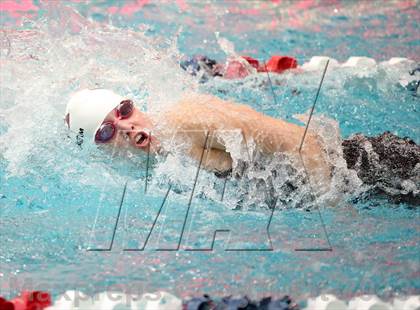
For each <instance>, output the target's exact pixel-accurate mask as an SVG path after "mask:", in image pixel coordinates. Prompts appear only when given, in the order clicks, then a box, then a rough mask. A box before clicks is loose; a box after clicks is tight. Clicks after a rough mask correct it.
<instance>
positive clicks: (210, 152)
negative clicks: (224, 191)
mask: <svg viewBox="0 0 420 310" xmlns="http://www.w3.org/2000/svg"><path fill="white" fill-rule="evenodd" d="M202 155H203V159H202V161H201V167H202V168H204V169H205V170H209V171H213V172H215V173H216V176H217V175H221V176H223V175H227V174H229V173H230V171H232V158H231V157H230V154H229V153H227V152H226V151H223V150H220V149H216V148H208V149H206V150H204V154H203V148H202V147H199V146H193V147H192V148H191V150H190V156H191V157H192V158H193V159H195V160H196V161H197V162H200V159H201V156H202Z"/></svg>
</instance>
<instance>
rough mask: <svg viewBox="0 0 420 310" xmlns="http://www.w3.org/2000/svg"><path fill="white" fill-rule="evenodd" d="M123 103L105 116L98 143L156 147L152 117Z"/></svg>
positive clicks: (98, 132)
mask: <svg viewBox="0 0 420 310" xmlns="http://www.w3.org/2000/svg"><path fill="white" fill-rule="evenodd" d="M127 101H128V100H127ZM123 103H124V101H123V102H122V103H121V104H120V105H119V106H117V107H116V108H115V109H113V110H112V111H111V112H109V113H108V115H107V116H106V117H105V119H104V121H103V122H102V125H101V127H100V128H99V129H98V131H97V133H96V137H95V141H96V143H98V144H108V145H113V146H118V147H134V148H136V149H141V150H143V151H147V150H148V149H149V148H152V147H153V149H155V148H156V147H157V146H156V144H157V141H156V140H155V138H154V137H152V135H151V130H152V123H151V121H150V119H149V118H148V117H147V116H146V114H144V113H142V112H141V111H140V110H139V109H138V108H136V107H135V106H134V105H133V106H132V107H126V106H124V105H123ZM131 104H132V102H131Z"/></svg>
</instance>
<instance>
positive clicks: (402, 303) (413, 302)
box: [393, 295, 420, 310]
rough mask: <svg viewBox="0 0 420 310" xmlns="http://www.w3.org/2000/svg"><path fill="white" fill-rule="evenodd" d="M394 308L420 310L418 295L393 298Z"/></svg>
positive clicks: (419, 296)
mask: <svg viewBox="0 0 420 310" xmlns="http://www.w3.org/2000/svg"><path fill="white" fill-rule="evenodd" d="M393 306H394V309H395V310H397V309H398V310H420V295H417V296H408V297H400V298H394V303H393Z"/></svg>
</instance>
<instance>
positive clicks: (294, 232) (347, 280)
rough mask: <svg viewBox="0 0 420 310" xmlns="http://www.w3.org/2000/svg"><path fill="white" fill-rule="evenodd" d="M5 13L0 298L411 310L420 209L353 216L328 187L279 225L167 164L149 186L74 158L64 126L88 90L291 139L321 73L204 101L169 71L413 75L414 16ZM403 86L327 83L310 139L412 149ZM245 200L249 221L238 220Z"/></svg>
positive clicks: (245, 9)
mask: <svg viewBox="0 0 420 310" xmlns="http://www.w3.org/2000/svg"><path fill="white" fill-rule="evenodd" d="M19 3H20V2H19ZM1 8H2V11H1V25H2V30H1V32H0V43H1V54H0V56H1V70H0V77H1V80H0V81H1V83H0V99H1V100H0V160H1V161H0V221H1V225H0V238H1V242H0V295H3V296H6V297H12V296H14V295H15V294H16V293H18V292H19V291H21V290H22V289H24V288H26V289H30V288H33V289H42V290H48V291H51V292H52V293H53V294H55V295H56V294H59V293H62V292H64V291H65V290H68V289H77V290H81V291H83V292H85V293H89V294H91V293H94V292H99V291H104V290H119V291H121V290H122V291H125V292H128V293H129V292H134V293H138V292H152V291H155V290H166V291H168V292H171V293H173V294H175V295H177V296H180V297H185V296H188V295H197V294H202V293H209V294H211V295H213V296H225V295H230V294H247V295H248V296H250V297H253V298H259V297H263V296H267V295H271V296H282V295H283V294H290V295H291V296H293V297H294V298H295V300H303V299H305V298H307V297H309V296H315V295H319V294H321V293H334V294H336V295H337V296H340V297H342V298H344V299H349V298H350V297H352V296H355V295H360V294H362V293H371V294H376V295H378V296H380V297H382V298H384V299H385V300H386V299H389V298H391V297H394V296H397V295H409V294H419V292H420V261H419V255H418V253H419V251H420V246H419V242H420V238H419V236H420V234H419V227H420V225H419V223H420V221H419V219H420V217H419V209H418V206H413V205H405V204H393V203H391V202H389V201H387V200H386V199H383V198H375V197H367V198H365V199H354V196H353V195H352V194H351V193H350V194H349V193H348V192H353V193H354V192H355V191H356V192H357V190H359V188H352V191H351V190H349V191H347V192H346V191H342V190H341V188H339V187H340V186H341V185H342V183H340V182H338V181H337V183H336V184H335V185H336V187H337V190H336V191H334V193H333V195H335V198H337V197H338V198H340V199H339V203H338V205H337V206H335V207H326V206H324V205H319V206H318V207H319V209H317V208H311V209H307V208H298V209H297V208H292V207H290V206H287V205H286V206H284V205H283V206H280V205H277V208H276V209H274V210H273V209H272V208H270V207H269V206H267V205H264V204H263V203H262V202H264V201H265V199H264V197H263V196H264V195H265V193H264V189H263V190H261V187H258V186H257V185H255V184H252V183H250V184H244V183H246V180H244V181H242V182H241V181H239V182H235V181H233V180H228V181H227V182H226V185H225V184H224V182H225V180H223V179H220V178H216V177H215V176H214V175H212V174H210V173H208V172H205V171H200V172H199V173H198V177H197V178H196V176H197V166H196V165H195V164H194V163H192V162H190V161H188V159H186V158H179V157H176V156H174V157H169V158H158V159H155V160H154V161H153V162H152V165H151V167H150V170H149V169H146V159H147V158H146V156H137V155H133V154H126V155H128V156H122V157H118V156H116V157H111V156H110V153H108V152H105V151H103V150H98V149H96V148H93V147H89V146H83V147H82V148H81V147H79V146H78V145H77V144H76V143H75V141H74V139H72V138H71V137H68V133H67V131H66V130H65V128H64V126H63V114H64V110H65V104H66V102H67V99H68V97H69V95H70V94H71V93H72V92H74V91H76V90H78V89H80V88H85V87H106V88H112V89H114V90H115V91H118V92H120V93H121V94H123V95H127V96H130V97H131V98H133V99H134V100H135V101H136V103H137V104H138V105H140V106H141V107H142V108H143V109H146V110H149V111H155V110H156V111H158V110H159V109H161V108H162V107H165V106H166V105H168V104H169V103H168V102H174V101H176V99H177V98H179V97H180V96H181V94H182V93H183V92H185V91H191V90H192V91H201V92H207V93H212V94H214V95H216V96H219V97H221V98H229V99H233V100H236V101H238V102H243V103H246V104H249V105H250V106H252V107H253V108H255V109H257V110H259V111H261V112H264V113H266V114H269V115H271V116H274V117H279V118H283V119H286V120H288V121H291V122H296V123H300V122H299V121H298V120H297V118H296V115H300V114H305V113H307V112H308V110H309V109H310V107H311V105H312V102H313V99H314V97H315V94H316V91H317V87H318V85H319V81H320V78H321V74H322V72H320V71H314V72H307V73H304V74H294V73H285V74H283V75H279V76H275V75H273V76H272V80H273V91H274V93H273V92H272V91H271V88H270V87H268V83H267V82H268V81H267V76H265V75H258V76H250V77H247V78H246V79H244V80H233V81H228V80H222V79H214V80H211V81H209V82H208V83H205V84H200V83H198V81H197V79H196V78H194V77H191V76H189V75H187V74H186V73H185V72H184V71H182V70H181V69H180V68H179V65H178V61H179V59H180V58H181V57H182V56H183V55H193V54H197V53H199V54H206V55H208V56H210V57H214V58H215V59H217V60H218V61H223V60H224V59H225V58H226V57H227V55H226V52H225V51H226V47H225V46H226V44H225V45H223V44H222V43H223V42H227V44H228V45H229V44H230V45H231V46H233V48H234V50H235V51H236V52H237V53H238V54H246V55H250V56H253V57H256V58H259V59H268V58H269V57H270V55H274V54H283V55H284V54H287V55H291V56H295V57H296V58H297V59H298V62H299V64H302V63H304V62H307V61H309V59H310V58H311V57H312V56H314V55H328V56H330V57H334V58H336V59H337V60H339V61H341V62H344V61H345V60H346V59H347V58H348V57H350V56H369V57H373V58H374V59H376V60H377V62H381V61H385V60H388V59H390V58H391V57H407V58H410V59H412V60H413V61H414V62H417V63H418V61H419V58H418V55H420V35H419V33H420V31H419V24H420V23H419V19H420V15H419V10H418V2H417V1H400V2H392V3H391V2H389V3H383V2H381V1H372V2H367V1H366V2H360V3H353V2H348V1H325V2H324V1H322V2H321V1H319V2H318V1H297V2H288V1H271V2H252V1H250V2H245V1H232V2H226V3H223V2H219V1H215V2H209V3H204V4H200V3H198V2H196V1H176V2H174V3H160V2H153V1H150V2H149V1H132V2H129V1H127V2H119V1H101V2H96V1H93V2H91V3H90V2H86V1H68V2H65V4H63V3H59V2H49V3H44V2H38V1H34V2H32V1H26V2H25V1H22V3H20V4H19V5H18V6H13V5H9V6H6V5H4V4H3V5H2V6H1ZM412 69H413V66H412V65H409V64H400V65H398V66H393V67H387V66H383V65H377V66H375V67H373V68H370V69H368V70H367V69H363V70H358V68H336V69H333V68H331V69H330V70H328V71H327V74H326V77H325V80H324V83H323V86H322V90H321V94H320V97H319V99H318V102H317V105H316V109H315V114H314V115H315V117H314V123H313V126H316V127H314V128H316V129H317V130H319V131H320V132H322V134H323V135H326V136H328V135H331V136H333V137H334V136H335V135H338V128H339V131H340V133H341V136H343V137H348V136H350V135H351V134H354V133H358V132H361V133H364V134H365V135H375V134H379V133H382V132H383V131H386V130H389V131H391V132H393V133H395V134H397V135H399V136H408V137H410V138H411V139H413V140H415V141H416V142H417V143H420V135H419V126H418V120H419V118H420V114H419V113H420V112H419V108H420V105H419V102H420V101H419V98H418V96H417V95H416V93H415V92H413V91H410V90H408V89H407V88H405V87H404V83H403V82H404V81H406V80H407V79H410V78H412V77H411V76H410V75H409V73H408V72H409V71H410V70H412ZM417 79H418V78H417ZM273 96H274V97H275V98H276V101H277V104H275V101H274V98H273ZM306 115H307V114H306ZM326 118H327V119H328V121H327V122H326V125H325V124H324V126H327V125H328V126H329V127H325V128H327V129H325V128H324V129H323V128H322V126H321V125H319V124H322V120H325V119H326ZM331 119H332V120H335V121H336V122H334V121H331ZM300 124H302V123H300ZM337 126H338V127H337ZM331 128H332V129H331ZM333 140H334V139H333ZM334 141H335V140H334ZM335 142H336V143H337V141H335ZM337 145H339V144H337ZM337 145H336V146H337ZM337 147H338V146H337ZM343 169H344V168H343ZM146 170H147V171H148V174H150V175H149V177H148V183H147V189H146V182H145V180H146ZM344 170H345V169H344ZM346 173H347V172H346ZM354 184H357V182H356V183H354ZM354 184H353V185H352V186H356V185H354ZM224 186H225V188H224ZM192 193H193V195H192ZM277 194H278V195H280V196H281V195H282V193H281V192H278V193H277ZM191 197H193V199H191ZM222 197H223V198H222ZM190 199H191V200H190ZM240 199H245V201H246V202H252V203H245V206H246V207H242V208H237V205H238V203H239V201H240ZM121 201H123V203H121ZM190 201H191V202H190ZM318 210H319V212H318ZM187 215H188V216H187ZM216 230H219V232H217V233H216V234H215V235H214V232H215V231H216ZM213 236H215V241H214V243H213ZM177 249H178V250H177ZM302 249H306V251H300V250H302ZM308 249H309V250H308ZM325 249H327V251H325Z"/></svg>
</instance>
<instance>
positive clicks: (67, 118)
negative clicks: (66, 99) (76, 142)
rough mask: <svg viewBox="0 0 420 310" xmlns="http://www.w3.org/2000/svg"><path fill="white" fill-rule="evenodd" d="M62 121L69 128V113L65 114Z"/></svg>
mask: <svg viewBox="0 0 420 310" xmlns="http://www.w3.org/2000/svg"><path fill="white" fill-rule="evenodd" d="M64 122H65V123H66V124H67V127H68V128H69V129H70V113H67V114H66V117H65V118H64Z"/></svg>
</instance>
